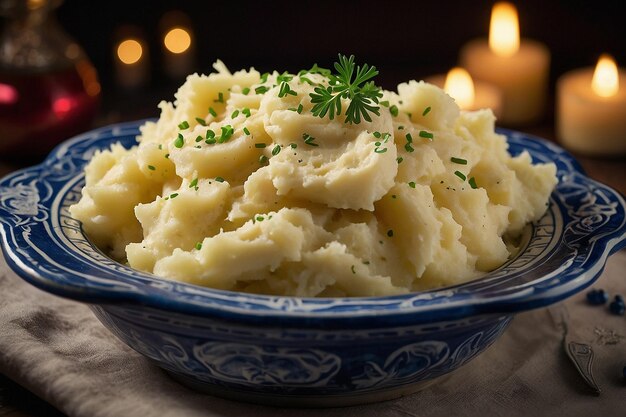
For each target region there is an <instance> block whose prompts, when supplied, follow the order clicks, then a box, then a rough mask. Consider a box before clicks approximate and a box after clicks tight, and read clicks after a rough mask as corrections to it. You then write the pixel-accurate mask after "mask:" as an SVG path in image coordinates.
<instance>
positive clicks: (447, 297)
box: [0, 122, 626, 406]
mask: <svg viewBox="0 0 626 417" xmlns="http://www.w3.org/2000/svg"><path fill="white" fill-rule="evenodd" d="M141 123H142V122H133V123H126V124H119V125H114V126H111V127H106V128H103V129H99V130H95V131H92V132H89V133H86V134H84V135H81V136H79V137H76V138H74V139H72V140H70V141H68V142H66V143H64V144H62V145H60V146H59V147H58V148H56V150H55V151H54V152H53V153H52V154H51V155H50V156H49V157H48V159H46V160H45V162H44V163H43V164H41V165H38V166H35V167H32V168H29V169H25V170H22V171H18V172H15V173H13V174H11V175H9V176H7V177H5V178H4V179H3V180H2V181H1V182H0V224H1V226H2V227H1V232H2V239H3V250H4V253H5V256H6V259H7V262H8V263H9V265H10V266H11V267H12V268H13V269H14V270H15V271H16V272H17V273H18V274H19V275H20V276H22V277H23V278H24V279H25V280H26V281H28V282H30V283H31V284H33V285H35V286H37V287H39V288H42V289H44V290H46V291H49V292H51V293H54V294H58V295H61V296H64V297H68V298H71V299H75V300H79V301H83V302H86V303H89V304H90V306H91V308H92V309H93V311H94V313H95V314H96V316H97V317H98V318H99V319H100V320H101V321H102V323H104V325H105V326H106V327H108V328H109V329H110V330H111V331H112V332H113V333H114V334H115V335H116V336H118V337H119V338H120V339H121V340H123V341H124V342H126V343H127V344H128V345H129V346H131V347H132V348H133V349H135V350H137V351H138V352H140V353H141V354H143V355H145V356H146V357H147V358H149V359H150V360H151V361H153V362H154V363H155V364H156V365H158V366H160V367H162V368H163V369H165V370H166V371H167V372H168V373H170V374H171V375H172V376H174V377H175V378H177V379H178V380H180V381H182V382H184V383H187V384H188V385H191V386H193V387H195V388H199V389H202V390H205V391H208V392H211V393H214V394H217V395H221V396H227V397H234V398H239V399H245V400H248V401H259V402H266V403H270V404H282V405H306V406H330V405H347V404H355V403H362V402H371V401H377V400H381V399H389V398H393V397H396V396H399V395H403V394H406V393H409V392H412V391H415V390H417V389H419V388H420V387H421V386H423V385H424V384H426V383H429V382H431V381H433V380H434V379H435V378H437V377H439V376H441V375H444V374H447V373H449V372H451V371H453V370H455V369H457V368H459V367H460V366H462V365H463V364H465V363H466V362H468V361H469V360H471V359H472V358H474V357H476V355H478V354H480V353H481V352H482V351H484V350H485V349H486V348H487V347H488V346H489V345H491V344H492V343H493V342H494V341H495V340H496V339H497V338H498V337H499V336H500V335H501V334H502V333H503V332H504V330H505V329H506V327H507V325H508V324H509V323H510V321H511V319H512V317H513V315H514V314H515V313H517V312H520V311H525V310H529V309H533V308H538V307H543V306H546V305H549V304H552V303H555V302H558V301H560V300H562V299H564V298H566V297H568V296H570V295H572V294H574V293H576V292H578V291H580V290H582V289H583V288H585V287H587V286H588V285H590V284H591V283H593V282H594V281H595V280H596V279H597V278H598V276H599V275H600V274H601V272H602V270H603V268H604V265H605V263H606V259H607V257H608V256H609V255H610V254H611V253H612V252H615V251H617V250H618V249H619V248H621V247H622V246H624V241H625V234H626V216H625V209H626V207H625V203H624V199H623V197H622V196H621V195H620V194H619V193H617V192H615V191H614V190H612V189H610V188H608V187H606V186H604V185H602V184H600V183H597V182H595V181H593V180H591V179H589V178H588V177H586V176H585V174H584V173H583V172H582V170H581V168H580V166H579V165H578V164H577V163H576V161H574V160H573V159H572V157H571V156H570V155H568V154H567V153H566V152H565V151H563V150H562V149H560V148H558V147H557V146H555V145H553V144H551V143H548V142H546V141H543V140H541V139H537V138H532V137H529V136H527V135H524V134H521V133H517V132H511V131H503V133H505V134H506V135H507V137H508V141H509V145H510V151H511V153H513V154H518V153H520V152H521V151H522V150H528V151H529V152H530V153H531V154H532V157H533V158H534V160H535V161H537V162H546V161H554V162H555V163H556V164H557V166H558V176H559V184H558V186H557V187H556V190H555V191H554V192H553V193H552V196H551V198H550V204H549V208H548V211H547V213H546V214H545V215H544V216H543V217H542V218H541V219H540V220H539V221H538V222H536V223H535V224H533V225H532V227H529V228H528V230H527V236H526V239H525V243H524V247H523V250H522V251H521V252H520V253H519V255H518V256H517V257H515V258H514V259H512V260H510V261H509V262H508V263H507V264H505V265H503V266H502V267H500V268H498V269H497V270H496V271H493V272H491V273H489V274H487V275H486V276H485V277H484V278H482V279H479V280H477V281H473V282H469V283H466V284H462V285H457V286H454V287H450V288H444V289H438V290H433V291H427V292H421V293H415V294H409V295H401V296H389V297H377V298H338V299H314V298H295V297H277V296H262V295H250V294H242V293H235V292H228V291H220V290H212V289H209V288H202V287H198V286H194V285H189V284H184V283H178V282H172V281H167V280H163V279H159V278H156V277H154V276H152V275H150V274H147V273H143V272H138V271H135V270H133V269H131V268H129V267H127V266H125V265H122V264H119V263H117V262H114V261H112V260H111V259H109V258H108V257H107V256H105V255H104V254H103V253H102V252H101V251H100V250H98V249H97V248H96V247H94V246H93V245H92V244H91V243H90V242H89V240H88V239H87V238H86V237H85V235H84V234H83V231H82V230H81V225H80V223H79V222H78V221H76V220H75V219H73V218H72V217H71V216H70V215H69V212H68V207H69V206H70V205H72V204H73V203H75V202H76V201H78V199H79V198H80V190H81V187H82V186H83V184H84V174H83V167H84V165H85V164H86V163H87V161H88V160H89V159H90V158H91V156H92V155H93V153H94V152H95V151H96V150H97V149H102V148H107V147H109V145H110V144H111V143H113V142H115V141H121V142H122V144H123V145H125V146H131V145H133V144H134V143H135V135H136V134H137V133H138V127H139V126H140V124H141Z"/></svg>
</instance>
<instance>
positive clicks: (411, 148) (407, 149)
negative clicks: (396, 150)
mask: <svg viewBox="0 0 626 417" xmlns="http://www.w3.org/2000/svg"><path fill="white" fill-rule="evenodd" d="M404 149H406V151H407V152H413V151H414V150H415V149H413V146H411V144H410V143H407V144H405V145H404Z"/></svg>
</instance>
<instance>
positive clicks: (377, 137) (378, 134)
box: [372, 132, 382, 139]
mask: <svg viewBox="0 0 626 417" xmlns="http://www.w3.org/2000/svg"><path fill="white" fill-rule="evenodd" d="M372 135H374V137H375V138H376V139H380V137H381V136H382V135H381V134H380V132H374V133H372Z"/></svg>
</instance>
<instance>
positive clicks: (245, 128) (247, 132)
mask: <svg viewBox="0 0 626 417" xmlns="http://www.w3.org/2000/svg"><path fill="white" fill-rule="evenodd" d="M243 133H245V134H246V135H248V136H250V131H249V130H248V128H247V127H244V128H243Z"/></svg>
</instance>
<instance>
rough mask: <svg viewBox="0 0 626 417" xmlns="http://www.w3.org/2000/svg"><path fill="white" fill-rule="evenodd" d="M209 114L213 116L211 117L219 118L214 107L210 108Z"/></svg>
mask: <svg viewBox="0 0 626 417" xmlns="http://www.w3.org/2000/svg"><path fill="white" fill-rule="evenodd" d="M209 113H210V114H211V116H213V117H217V113H216V112H215V110H213V107H209Z"/></svg>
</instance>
